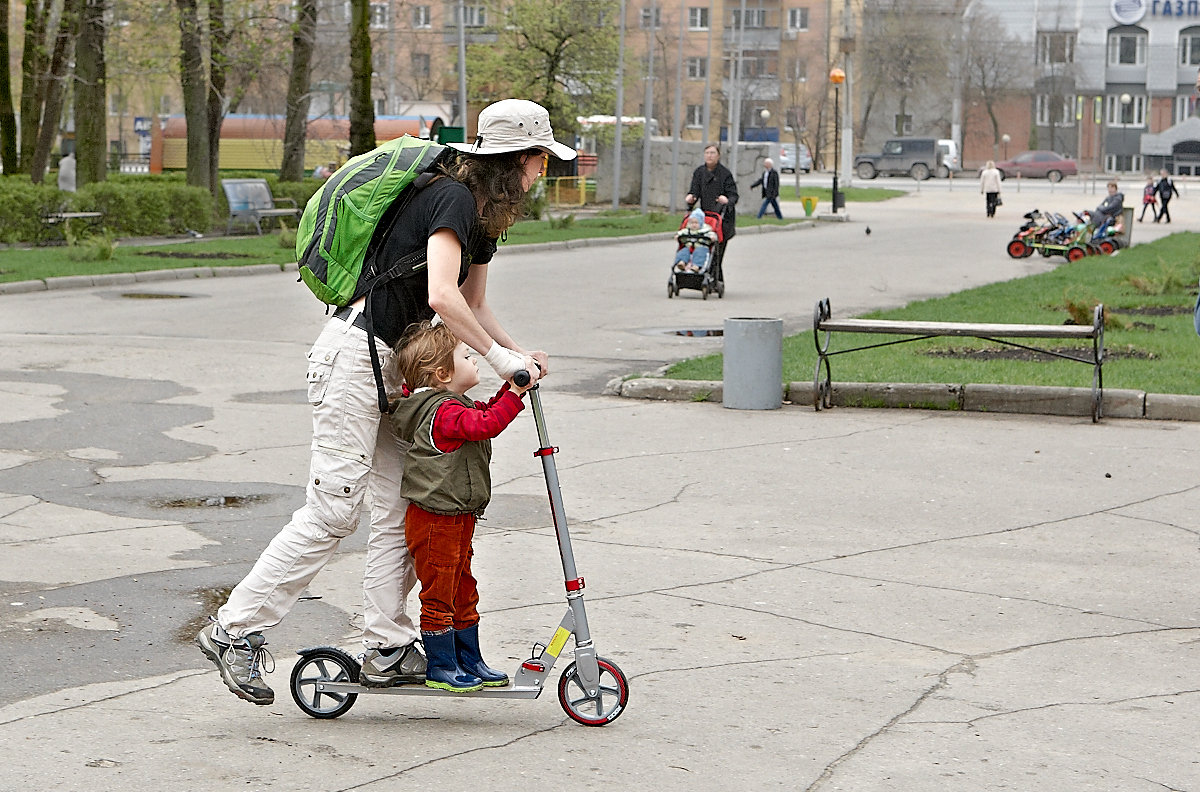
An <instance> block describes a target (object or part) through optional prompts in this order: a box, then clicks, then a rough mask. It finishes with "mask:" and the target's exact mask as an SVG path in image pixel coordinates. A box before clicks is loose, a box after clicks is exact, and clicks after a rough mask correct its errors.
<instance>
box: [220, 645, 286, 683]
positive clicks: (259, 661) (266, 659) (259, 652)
mask: <svg viewBox="0 0 1200 792" xmlns="http://www.w3.org/2000/svg"><path fill="white" fill-rule="evenodd" d="M244 643H245V646H237V645H236V644H232V643H231V644H229V648H228V649H226V650H225V662H227V663H229V664H230V665H233V664H234V662H235V661H236V660H237V655H236V654H233V651H234V650H235V649H243V650H244V649H249V647H250V642H249V641H245V642H244ZM268 663H270V667H269V668H268V667H267V664H268ZM260 666H261V667H262V668H265V669H266V672H267V673H268V674H273V673H275V657H274V655H272V654H271V653H270V652H269V651H267V645H266V644H260V645H259V647H258V648H257V649H251V650H250V679H262V671H260V670H259V668H260Z"/></svg>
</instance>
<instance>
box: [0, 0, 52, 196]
mask: <svg viewBox="0 0 1200 792" xmlns="http://www.w3.org/2000/svg"><path fill="white" fill-rule="evenodd" d="M48 5H49V2H48V0H25V44H24V47H23V49H22V52H21V122H20V127H21V148H20V164H19V167H20V169H21V170H22V171H26V172H30V173H33V174H35V175H34V177H33V180H34V181H35V182H40V181H41V176H40V171H39V170H36V169H35V170H31V169H30V168H31V166H30V163H31V162H32V161H33V150H34V147H35V146H36V145H37V139H38V127H39V125H40V122H41V119H42V105H43V104H44V103H45V96H46V68H47V66H48V65H49V63H50V55H49V53H48V52H47V47H46V27H47V25H48V24H49V22H48V18H49V9H48V8H47V6H48ZM6 63H7V62H6ZM5 172H10V171H8V169H7V168H5Z"/></svg>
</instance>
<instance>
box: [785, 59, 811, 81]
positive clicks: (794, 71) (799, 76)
mask: <svg viewBox="0 0 1200 792" xmlns="http://www.w3.org/2000/svg"><path fill="white" fill-rule="evenodd" d="M788 78H789V79H791V80H793V81H794V82H806V81H807V80H808V61H806V60H805V59H804V58H794V59H793V60H792V62H791V66H790V68H788Z"/></svg>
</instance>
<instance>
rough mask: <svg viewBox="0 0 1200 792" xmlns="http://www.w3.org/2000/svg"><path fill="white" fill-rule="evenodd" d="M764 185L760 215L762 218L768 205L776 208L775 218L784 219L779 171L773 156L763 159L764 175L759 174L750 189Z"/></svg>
mask: <svg viewBox="0 0 1200 792" xmlns="http://www.w3.org/2000/svg"><path fill="white" fill-rule="evenodd" d="M760 184H761V185H762V198H763V202H762V206H760V207H759V208H758V216H759V218H761V217H762V216H763V214H765V213H766V211H767V207H768V206H770V207H771V208H772V209H774V210H775V219H776V220H782V219H783V213H782V212H780V211H779V172H778V171H776V170H775V163H774V162H772V161H771V158H770V157H768V158H767V159H765V160H763V172H762V176H759V177H758V178H757V179H756V180H755V181H754V182H753V183H752V184H751V185H750V189H752V190H753V189H754V188H755V187H757V186H759V185H760Z"/></svg>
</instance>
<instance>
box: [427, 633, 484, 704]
mask: <svg viewBox="0 0 1200 792" xmlns="http://www.w3.org/2000/svg"><path fill="white" fill-rule="evenodd" d="M421 641H422V643H424V644H425V658H426V662H427V665H426V667H425V687H431V688H438V689H439V690H449V691H450V692H451V693H470V692H471V691H472V690H479V689H480V688H481V687H483V680H482V679H480V678H479V677H477V676H474V675H472V674H469V673H467V672H466V671H463V670H462V669H461V668H459V667H458V660H457V659H456V658H455V652H454V631H453V630H446V632H444V633H429V632H424V631H422V633H421Z"/></svg>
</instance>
